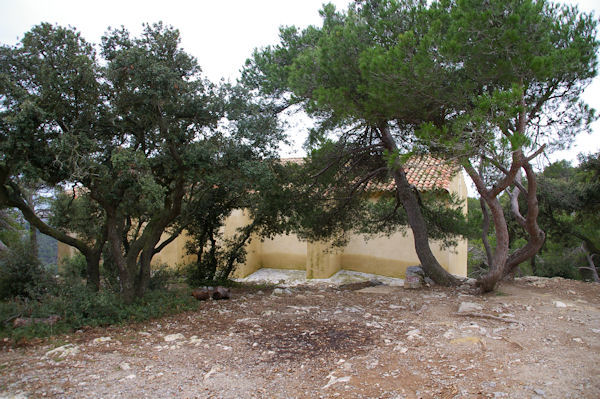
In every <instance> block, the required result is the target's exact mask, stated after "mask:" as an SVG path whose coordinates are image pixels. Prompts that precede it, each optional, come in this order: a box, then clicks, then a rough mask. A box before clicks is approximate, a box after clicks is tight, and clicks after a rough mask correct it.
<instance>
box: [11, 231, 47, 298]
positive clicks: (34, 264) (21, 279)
mask: <svg viewBox="0 0 600 399" xmlns="http://www.w3.org/2000/svg"><path fill="white" fill-rule="evenodd" d="M54 286H55V282H54V279H53V277H52V275H51V274H50V273H49V272H48V271H47V270H46V269H45V268H44V266H43V265H42V264H41V262H40V261H39V260H38V258H37V256H36V254H34V253H33V252H32V251H31V247H30V246H29V244H28V243H27V242H26V241H19V242H15V243H14V244H13V245H12V246H11V247H10V248H9V249H8V250H6V251H2V252H0V299H7V298H13V297H17V296H20V297H24V298H31V299H36V298H38V297H39V296H41V295H43V294H44V293H46V292H48V291H51V290H53V289H54Z"/></svg>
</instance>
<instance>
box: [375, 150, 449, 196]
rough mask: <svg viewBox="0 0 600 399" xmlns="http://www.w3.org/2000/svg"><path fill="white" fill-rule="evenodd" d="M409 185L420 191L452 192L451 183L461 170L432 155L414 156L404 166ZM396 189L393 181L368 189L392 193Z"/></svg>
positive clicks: (376, 184)
mask: <svg viewBox="0 0 600 399" xmlns="http://www.w3.org/2000/svg"><path fill="white" fill-rule="evenodd" d="M404 170H405V172H406V178H407V179H408V183H409V184H411V185H413V186H415V187H416V189H417V190H419V191H431V190H446V191H450V182H451V181H452V178H453V177H454V176H455V175H456V173H458V171H459V170H460V168H459V166H458V165H456V163H454V162H452V161H448V160H445V159H441V158H435V157H432V156H430V155H414V156H412V157H410V158H409V159H408V160H407V161H406V163H405V164H404ZM395 188H396V185H395V183H394V181H393V180H390V181H389V182H386V183H374V184H373V183H371V184H369V187H368V189H369V190H373V191H391V190H394V189H395Z"/></svg>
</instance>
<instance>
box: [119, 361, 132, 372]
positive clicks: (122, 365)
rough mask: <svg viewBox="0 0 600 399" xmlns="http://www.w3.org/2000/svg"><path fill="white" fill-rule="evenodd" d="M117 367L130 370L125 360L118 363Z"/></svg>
mask: <svg viewBox="0 0 600 399" xmlns="http://www.w3.org/2000/svg"><path fill="white" fill-rule="evenodd" d="M119 368H120V369H121V370H123V371H127V370H131V366H130V365H129V363H127V362H123V363H121V364H119Z"/></svg>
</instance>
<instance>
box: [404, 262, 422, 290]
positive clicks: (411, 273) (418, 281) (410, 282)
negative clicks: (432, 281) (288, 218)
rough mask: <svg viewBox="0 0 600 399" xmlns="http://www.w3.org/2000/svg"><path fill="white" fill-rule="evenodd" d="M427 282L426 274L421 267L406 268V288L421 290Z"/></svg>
mask: <svg viewBox="0 0 600 399" xmlns="http://www.w3.org/2000/svg"><path fill="white" fill-rule="evenodd" d="M424 282H425V272H424V271H423V269H422V268H421V266H409V267H407V268H406V277H405V278H404V288H407V289H419V288H421V287H423V283H424Z"/></svg>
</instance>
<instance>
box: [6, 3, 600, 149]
mask: <svg viewBox="0 0 600 399" xmlns="http://www.w3.org/2000/svg"><path fill="white" fill-rule="evenodd" d="M324 2H325V1H323V0H210V1H209V0H196V1H191V0H190V1H181V0H171V1H164V0H161V1H156V0H146V1H138V0H135V1H132V0H120V1H115V0H105V1H102V2H100V1H87V0H37V1H36V0H0V43H2V44H11V45H12V44H16V43H17V42H18V40H19V39H20V38H22V37H23V34H24V33H25V32H26V31H28V30H29V29H31V27H32V26H34V25H36V24H38V23H40V22H50V23H56V24H59V25H65V26H66V25H70V26H73V27H75V28H77V29H78V30H79V31H80V32H81V33H82V35H83V36H84V38H85V39H86V40H88V41H90V42H93V43H98V42H99V41H100V37H101V36H102V34H103V33H104V32H105V30H106V28H107V27H109V26H111V27H119V26H121V25H123V26H125V27H126V28H127V29H128V30H129V31H131V32H132V33H139V32H140V31H141V25H142V23H143V22H156V21H163V22H164V23H166V24H169V25H172V26H174V27H175V28H177V29H179V30H180V32H181V38H182V46H183V48H184V49H185V50H186V51H187V52H188V53H190V54H192V55H194V56H195V57H196V58H197V59H198V62H199V63H200V65H201V66H202V69H203V71H204V73H205V74H206V76H207V77H208V78H209V79H211V80H212V81H215V82H216V81H218V80H219V79H221V78H225V79H226V80H231V81H234V80H235V79H236V78H237V77H238V76H239V70H240V68H241V67H242V65H243V63H244V61H245V60H246V58H248V57H249V56H250V54H251V52H252V49H253V48H255V47H262V46H265V45H268V44H273V43H276V42H277V38H278V29H279V27H280V26H282V25H296V26H299V27H305V26H307V25H310V24H319V23H320V17H319V14H318V11H319V9H320V8H321V4H322V3H324ZM331 2H332V3H334V4H335V5H336V6H337V7H338V8H345V7H346V5H347V4H348V3H349V1H348V0H331ZM570 3H572V4H578V5H579V8H580V10H582V11H586V12H590V11H594V13H595V15H596V17H597V18H598V17H599V16H600V1H599V0H571V1H570ZM584 98H585V100H586V101H587V102H588V103H589V104H590V105H591V106H592V107H594V108H596V109H597V110H598V111H599V112H600V78H596V80H595V81H594V82H593V83H592V85H591V86H590V87H589V88H588V89H587V90H586V93H585V95H584ZM303 126H304V125H303V124H302V123H301V122H300V123H299V126H296V129H294V130H295V131H296V132H299V131H301V130H303ZM593 131H594V132H593V133H592V134H591V135H582V136H580V137H579V138H578V140H577V143H576V146H575V147H574V148H572V149H571V150H570V151H567V152H563V153H561V154H554V155H553V156H552V158H553V159H560V158H567V159H570V160H573V159H575V156H576V154H577V153H578V152H581V151H585V152H595V151H598V150H599V149H600V121H598V122H595V123H594V125H593ZM300 135H301V134H300ZM295 141H296V143H297V144H296V145H295V146H294V148H295V149H287V150H285V151H284V154H283V155H286V156H290V155H295V154H296V155H301V150H300V149H299V144H298V143H300V144H301V142H302V139H301V138H300V137H298V138H297V140H295Z"/></svg>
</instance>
